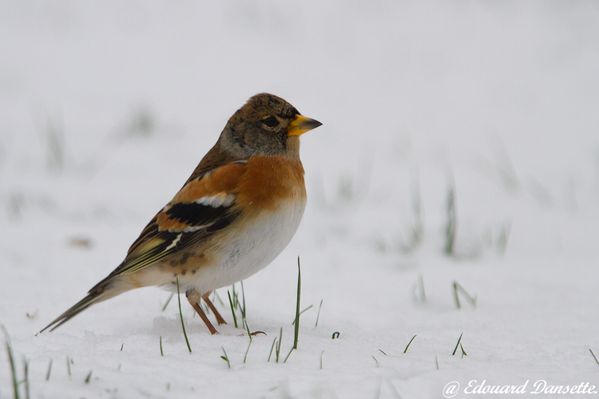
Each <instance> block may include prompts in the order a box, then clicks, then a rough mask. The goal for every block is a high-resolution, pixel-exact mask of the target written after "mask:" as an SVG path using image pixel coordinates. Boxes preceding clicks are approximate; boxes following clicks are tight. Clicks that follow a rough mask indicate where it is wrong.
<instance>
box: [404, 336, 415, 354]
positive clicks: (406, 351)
mask: <svg viewBox="0 0 599 399" xmlns="http://www.w3.org/2000/svg"><path fill="white" fill-rule="evenodd" d="M415 338H416V334H414V336H413V337H412V339H411V340H410V342H408V344H407V345H406V348H405V349H404V350H403V353H408V349H409V348H410V345H412V341H414V339H415Z"/></svg>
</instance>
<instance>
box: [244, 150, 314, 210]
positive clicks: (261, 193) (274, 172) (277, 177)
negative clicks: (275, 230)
mask: <svg viewBox="0 0 599 399" xmlns="http://www.w3.org/2000/svg"><path fill="white" fill-rule="evenodd" d="M246 167H247V169H246V171H245V173H244V174H243V176H241V179H240V181H239V186H238V197H237V202H238V204H239V206H241V207H243V208H244V209H247V210H251V209H256V210H262V209H270V210H273V209H276V208H277V207H278V206H279V204H281V203H282V202H285V200H300V201H304V200H305V198H306V188H305V185H304V168H303V166H302V163H301V162H300V161H299V160H292V159H289V158H286V157H276V156H254V157H252V158H250V159H249V161H248V163H247V166H246Z"/></svg>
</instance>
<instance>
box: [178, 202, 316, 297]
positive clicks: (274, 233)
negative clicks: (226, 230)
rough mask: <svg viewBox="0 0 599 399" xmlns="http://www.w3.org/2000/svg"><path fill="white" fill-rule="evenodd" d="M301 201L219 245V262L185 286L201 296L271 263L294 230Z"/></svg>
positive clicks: (298, 219) (248, 225)
mask: <svg viewBox="0 0 599 399" xmlns="http://www.w3.org/2000/svg"><path fill="white" fill-rule="evenodd" d="M304 208H305V202H304V201H298V200H294V201H289V202H288V203H287V204H283V205H281V206H280V207H279V209H278V210H277V211H276V212H275V213H274V214H273V213H272V212H269V213H268V216H262V217H260V216H259V217H258V218H257V219H256V220H254V222H253V223H248V224H246V225H245V226H244V227H243V228H242V229H241V230H239V231H237V234H235V235H234V236H230V237H228V239H227V240H226V242H223V243H222V244H221V245H222V246H221V247H220V249H219V252H221V251H222V252H221V253H223V254H224V256H223V257H222V259H221V262H220V263H218V264H215V265H210V266H208V267H203V268H201V269H200V270H198V273H196V274H195V275H194V277H192V278H191V279H190V280H191V281H188V282H187V284H186V286H188V287H193V288H196V289H197V290H198V291H200V292H201V293H206V292H210V291H212V290H214V289H217V288H221V287H225V286H228V285H231V284H233V283H235V282H238V281H240V280H243V279H246V278H248V277H249V276H251V275H252V274H254V273H256V272H258V271H259V270H261V269H262V268H264V267H266V266H267V265H268V264H270V262H272V261H273V260H274V259H275V258H276V257H277V255H279V254H280V253H281V251H283V249H285V247H286V246H287V244H289V241H291V238H293V235H294V234H295V232H296V231H297V228H298V226H299V223H300V220H301V218H302V215H303V213H304Z"/></svg>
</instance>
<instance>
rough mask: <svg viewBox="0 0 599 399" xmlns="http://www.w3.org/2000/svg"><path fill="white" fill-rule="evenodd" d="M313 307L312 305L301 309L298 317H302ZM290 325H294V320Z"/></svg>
mask: <svg viewBox="0 0 599 399" xmlns="http://www.w3.org/2000/svg"><path fill="white" fill-rule="evenodd" d="M313 307H314V305H310V306H306V307H305V308H304V309H302V311H301V312H300V313H299V314H300V316H301V315H303V314H304V313H305V312H307V311H308V310H310V309H312V308H313ZM291 325H292V326H294V325H295V318H294V319H293V321H292V322H291Z"/></svg>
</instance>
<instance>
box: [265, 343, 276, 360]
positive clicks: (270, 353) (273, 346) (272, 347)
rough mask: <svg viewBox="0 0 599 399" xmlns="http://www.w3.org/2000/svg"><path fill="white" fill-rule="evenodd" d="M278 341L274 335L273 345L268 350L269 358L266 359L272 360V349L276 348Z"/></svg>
mask: <svg viewBox="0 0 599 399" xmlns="http://www.w3.org/2000/svg"><path fill="white" fill-rule="evenodd" d="M276 343H277V337H274V339H273V340H272V345H271V346H270V352H268V359H267V360H266V361H267V362H270V357H271V356H272V350H273V349H274V348H275V344H276Z"/></svg>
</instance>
